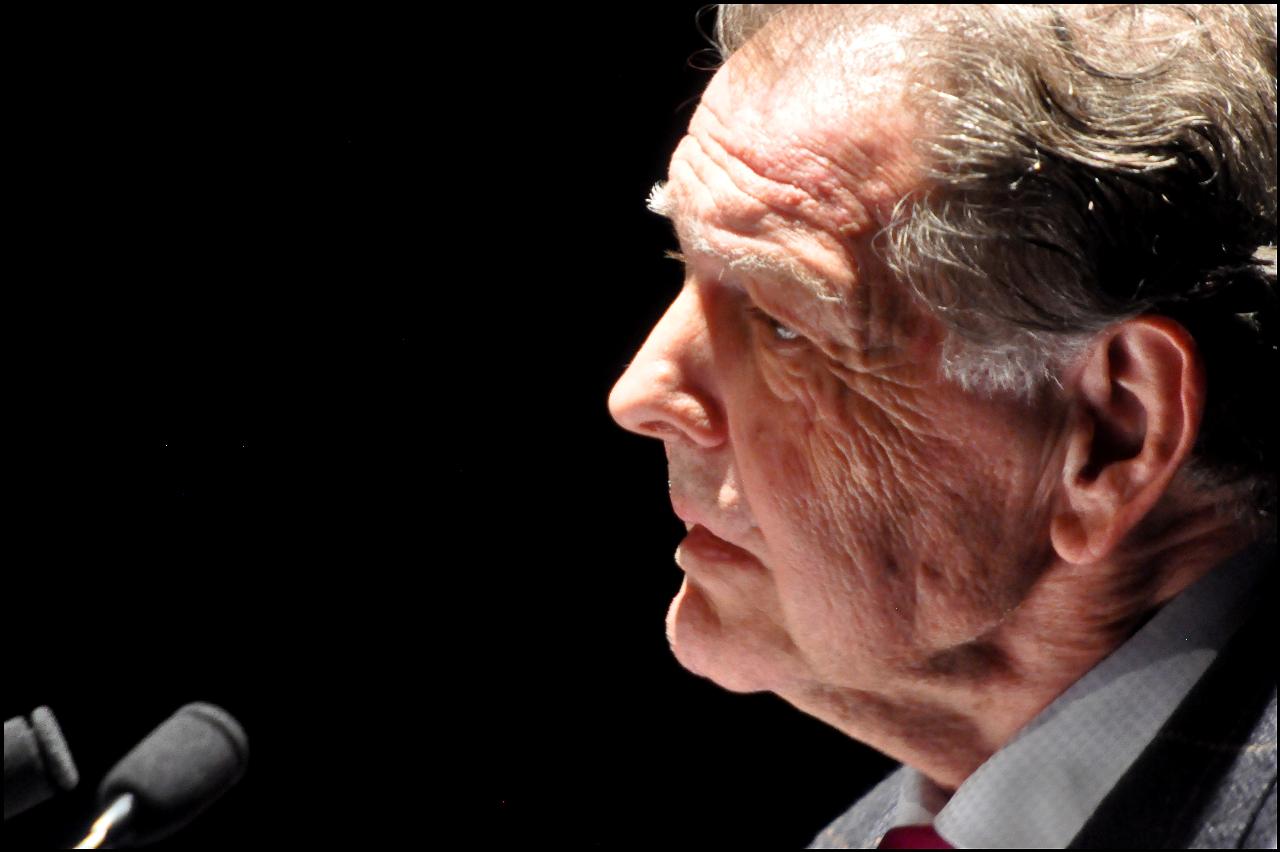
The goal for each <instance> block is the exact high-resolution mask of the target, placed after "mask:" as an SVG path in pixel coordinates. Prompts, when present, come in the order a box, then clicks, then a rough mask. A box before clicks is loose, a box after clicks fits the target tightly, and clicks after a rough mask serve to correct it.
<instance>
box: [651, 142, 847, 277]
mask: <svg viewBox="0 0 1280 852" xmlns="http://www.w3.org/2000/svg"><path fill="white" fill-rule="evenodd" d="M690 147H693V148H696V149H698V150H699V151H701V152H702V153H703V154H704V156H703V157H687V156H686V157H684V158H681V157H679V156H677V157H673V158H672V161H671V180H670V181H669V182H668V183H667V184H666V186H665V187H664V193H663V199H662V200H663V202H664V203H665V207H666V208H667V210H668V211H669V213H670V215H669V216H668V218H670V219H671V220H672V222H673V224H674V225H675V228H676V234H677V236H678V237H679V238H680V241H681V243H682V244H683V245H684V246H686V247H688V248H689V249H691V250H692V251H694V252H697V253H699V254H703V255H707V256H709V257H712V258H715V259H716V260H719V261H720V262H721V263H722V264H723V265H724V266H725V267H727V268H728V269H730V270H733V271H736V272H742V273H744V274H748V275H752V276H756V277H758V276H766V277H769V278H774V279H779V280H780V281H782V282H786V283H797V284H799V285H801V286H802V287H803V288H804V289H805V290H806V291H808V292H809V293H810V294H811V295H813V296H814V297H816V298H818V299H820V300H822V301H827V302H840V301H842V298H841V296H840V295H839V289H838V288H836V287H833V286H832V284H831V282H830V281H829V280H828V277H827V276H824V275H822V274H820V273H818V272H815V271H813V270H811V269H810V268H809V267H808V266H806V265H805V264H804V263H802V262H801V261H800V260H798V259H797V257H795V256H794V255H793V254H792V253H790V252H785V251H784V252H778V251H763V250H760V251H758V250H753V249H752V248H750V247H748V246H745V245H741V243H743V242H745V241H752V242H765V243H767V242H768V239H767V238H765V239H757V238H756V237H755V234H757V233H759V232H761V231H766V232H768V231H772V232H774V233H775V234H776V233H778V232H781V235H782V236H795V235H799V232H797V231H796V230H795V229H792V228H781V229H780V228H778V227H777V226H776V225H773V224H772V223H771V222H770V221H769V220H778V219H782V220H783V221H785V219H783V217H782V216H781V215H780V214H779V213H776V212H775V210H774V208H772V206H771V205H769V204H768V203H766V202H764V201H761V200H760V199H759V198H757V197H756V196H755V195H753V194H751V193H750V192H748V191H746V190H744V189H743V188H742V187H740V186H739V185H738V184H737V183H736V182H734V181H733V180H732V178H731V176H730V175H728V174H727V173H726V171H725V170H724V169H723V168H722V167H721V166H720V164H719V163H716V162H715V161H714V160H712V159H711V158H710V157H708V156H705V154H706V152H705V149H704V148H703V146H702V145H701V143H700V142H699V141H698V140H697V139H695V138H693V137H692V136H686V137H685V139H684V140H683V141H682V142H681V144H680V148H684V149H686V150H688V149H689V148H690ZM679 150H680V149H677V154H679ZM704 160H705V161H706V162H703V161H704ZM708 165H709V166H711V167H712V170H711V171H710V173H709V174H708V173H707V166H708ZM686 172H687V173H688V174H689V175H691V176H692V177H691V178H690V179H687V180H684V179H682V178H683V177H684V175H685V173H686ZM713 183H714V184H716V185H722V186H724V187H725V188H726V189H727V190H728V192H722V193H721V194H720V195H719V197H721V198H725V197H727V198H734V197H737V199H738V200H739V201H743V202H745V203H744V204H743V205H742V209H741V210H740V211H738V212H734V211H726V210H725V209H724V206H723V205H722V204H719V203H717V197H718V196H717V194H716V193H715V192H713V190H712V185H713ZM695 193H696V194H697V196H698V197H695ZM699 211H710V212H708V213H705V214H704V215H701V216H700V215H699ZM717 220H722V221H723V222H724V230H726V231H728V232H730V233H732V234H733V235H734V236H735V238H736V239H735V240H734V243H736V244H735V245H731V247H729V248H722V247H721V244H722V243H723V241H721V240H716V239H714V238H713V236H712V232H713V231H714V230H715V229H716V227H717V224H718V222H717ZM704 225H705V227H704ZM801 236H807V235H801ZM822 247H823V248H824V249H827V250H829V249H830V247H829V246H825V245H823V246H822Z"/></svg>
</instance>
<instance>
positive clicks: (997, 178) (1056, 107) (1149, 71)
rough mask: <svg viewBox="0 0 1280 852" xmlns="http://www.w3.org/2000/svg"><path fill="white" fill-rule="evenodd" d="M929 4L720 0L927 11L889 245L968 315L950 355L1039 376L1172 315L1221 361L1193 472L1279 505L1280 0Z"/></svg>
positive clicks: (988, 372)
mask: <svg viewBox="0 0 1280 852" xmlns="http://www.w3.org/2000/svg"><path fill="white" fill-rule="evenodd" d="M918 10H919V7H915V8H914V9H913V10H910V11H903V10H899V11H898V12H896V13H895V12H893V11H888V12H886V11H885V10H883V9H880V10H874V11H868V10H862V9H851V8H849V7H832V6H818V7H791V6H722V7H721V8H720V13H719V15H718V17H717V22H716V39H717V42H718V46H719V47H720V50H721V54H722V56H723V57H726V58H727V57H728V56H729V55H730V54H731V53H733V52H735V51H737V50H738V49H740V48H741V47H742V46H744V45H745V44H747V43H749V42H750V41H751V40H752V39H753V38H754V37H755V36H756V35H757V34H759V33H761V32H762V30H765V29H766V28H767V29H768V31H769V32H776V31H777V30H779V29H785V30H786V31H788V32H790V33H791V34H792V35H798V36H800V38H798V39H795V38H793V39H791V40H790V41H792V42H796V43H801V44H806V43H814V44H817V43H822V44H831V43H832V42H833V41H836V43H838V41H837V40H839V39H840V38H841V37H842V34H843V33H847V32H849V31H850V29H851V28H853V27H856V26H858V25H859V24H860V22H862V21H863V20H864V19H865V18H866V17H868V16H873V15H874V16H884V15H888V14H899V15H904V16H905V15H910V18H909V21H910V24H909V26H907V27H906V28H905V29H906V30H907V31H908V32H909V33H910V35H908V36H906V38H907V39H908V40H909V41H910V43H911V44H910V49H908V51H907V53H908V54H909V55H910V56H911V57H912V58H911V59H909V60H908V62H909V67H908V71H909V76H910V79H911V80H913V81H914V82H913V84H912V85H913V88H914V89H915V91H913V92H912V93H911V94H912V98H911V99H910V101H911V103H912V104H913V107H914V108H915V109H917V110H918V112H919V117H920V119H921V126H922V128H923V133H922V136H921V138H920V139H919V146H920V151H921V153H922V154H923V156H924V161H925V163H926V164H927V178H926V180H925V181H924V183H923V185H922V186H921V188H920V189H919V191H917V192H915V193H912V194H911V195H909V196H908V197H906V198H904V199H902V200H901V202H900V203H899V204H898V205H897V208H896V209H895V211H894V215H893V216H892V218H891V220H890V221H888V222H886V223H884V228H883V230H882V232H881V233H880V235H879V236H878V237H877V240H876V246H877V249H878V251H879V253H880V255H881V257H882V258H883V260H884V261H885V263H886V264H887V266H888V267H889V269H891V270H892V271H893V272H894V273H895V274H896V275H897V277H898V278H899V279H900V280H902V281H903V282H905V283H906V284H907V285H908V286H909V287H910V288H911V289H912V290H913V291H914V292H915V294H916V295H917V296H918V297H919V299H920V301H921V302H922V303H923V304H924V305H925V306H926V307H927V308H928V309H930V310H931V311H932V312H933V313H934V314H935V315H936V316H937V317H939V319H941V320H942V321H943V323H944V324H945V325H946V326H947V327H948V328H949V329H950V334H949V338H948V340H947V342H946V344H945V345H944V348H943V367H944V370H945V373H946V374H947V375H948V376H949V377H951V378H952V379H954V380H955V381H958V382H959V383H961V384H962V385H964V386H965V387H968V388H970V389H974V390H976V391H981V392H997V393H998V392H1014V393H1020V394H1024V395H1027V396H1030V395H1032V394H1034V393H1036V392H1038V391H1040V390H1042V389H1044V388H1045V387H1046V386H1047V385H1050V384H1051V383H1054V382H1056V381H1057V376H1058V375H1059V373H1060V371H1061V369H1062V367H1063V366H1064V365H1065V364H1066V363H1067V362H1068V361H1069V360H1070V359H1071V357H1072V356H1073V355H1075V354H1076V353H1078V352H1079V351H1080V350H1081V348H1082V346H1083V345H1084V344H1086V343H1087V342H1088V341H1089V340H1090V339H1091V338H1092V337H1093V336H1094V335H1095V334H1096V333H1097V332H1098V331H1100V330H1101V329H1103V328H1105V327H1107V326H1108V325H1111V324H1113V323H1115V322H1117V321H1120V320H1123V319H1127V318H1130V317H1133V316H1137V315H1139V314H1145V313H1157V314H1161V315H1165V316H1169V317H1171V318H1173V319H1175V320H1177V321H1178V322H1180V323H1181V324H1183V325H1184V326H1185V327H1186V328H1187V329H1188V331H1189V332H1190V333H1191V334H1192V335H1193V337H1195V339H1196V341H1197V345H1198V346H1199V348H1200V350H1201V354H1202V357H1203V358H1204V360H1205V363H1206V368H1207V372H1208V376H1209V387H1210V391H1209V397H1208V402H1207V408H1206V413H1205V419H1204V423H1203V427H1202V430H1201V434H1200V437H1199V440H1198V443H1197V446H1196V451H1195V459H1194V462H1193V465H1192V466H1191V472H1192V473H1193V475H1197V476H1198V477H1199V479H1200V480H1201V481H1202V482H1204V481H1205V480H1208V481H1209V482H1212V483H1213V484H1216V485H1227V484H1230V485H1233V486H1236V487H1237V488H1238V489H1239V493H1240V498H1241V499H1240V501H1239V503H1240V505H1239V508H1241V509H1247V510H1252V511H1254V512H1260V513H1262V514H1263V515H1267V514H1268V513H1270V512H1272V511H1274V508H1275V502H1276V479H1275V467H1276V464H1275V450H1276V444H1275V440H1276V439H1275V433H1276V432H1277V431H1280V429H1277V424H1276V423H1275V420H1274V415H1273V414H1272V413H1271V407H1272V406H1271V393H1270V392H1260V391H1259V388H1260V385H1261V384H1262V383H1269V382H1273V381H1274V380H1275V376H1276V375H1277V366H1280V361H1278V359H1277V335H1276V306H1277V304H1276V303H1277V295H1276V283H1275V282H1276V249H1275V240H1276V7H1275V6H1208V5H1206V6H1157V7H1147V6H1115V7H1101V8H1100V7H1055V6H974V7H955V6H951V7H942V8H940V9H936V10H931V11H930V12H929V13H928V14H920V13H919V11H918ZM765 40H767V39H760V41H765ZM1266 376H1271V377H1272V378H1271V379H1269V380H1268V379H1266V378H1265V377H1266ZM1259 378H1261V379H1262V383H1260V382H1259V381H1258V380H1259Z"/></svg>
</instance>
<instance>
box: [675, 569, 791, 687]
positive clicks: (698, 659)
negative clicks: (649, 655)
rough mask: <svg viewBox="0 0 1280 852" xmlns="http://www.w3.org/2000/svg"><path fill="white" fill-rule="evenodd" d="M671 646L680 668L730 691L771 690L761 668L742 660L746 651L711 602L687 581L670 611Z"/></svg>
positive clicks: (681, 587) (677, 594)
mask: <svg viewBox="0 0 1280 852" xmlns="http://www.w3.org/2000/svg"><path fill="white" fill-rule="evenodd" d="M667 643H668V644H670V645H671V653H672V654H674V655H675V658H676V660H677V661H678V662H679V663H680V665H682V666H684V667H685V668H686V669H688V670H689V671H690V672H692V673H693V674H695V675H697V676H698V677H703V678H706V679H707V680H709V681H711V682H713V683H715V684H716V685H718V686H722V687H724V688H725V689H727V690H729V691H730V692H743V693H746V692H764V691H767V690H769V689H770V686H769V685H768V683H767V682H766V678H764V677H762V676H761V673H760V672H759V671H758V669H759V666H758V665H752V664H751V662H750V661H748V660H744V659H740V657H741V655H742V650H743V649H742V648H741V647H740V646H738V645H735V643H734V642H733V639H732V638H731V637H728V636H726V635H725V632H724V629H723V627H722V626H721V622H720V618H719V616H717V615H716V612H715V609H714V608H713V607H712V605H711V602H710V601H708V600H707V597H706V595H705V594H704V593H703V592H702V591H701V590H700V589H699V588H698V587H697V586H696V585H693V584H691V583H690V582H689V580H688V579H687V578H686V579H685V581H684V583H683V584H682V585H681V586H680V591H679V592H677V593H676V596H675V598H674V599H673V600H672V601H671V608H670V609H669V610H667Z"/></svg>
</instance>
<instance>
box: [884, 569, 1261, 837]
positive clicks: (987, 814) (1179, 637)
mask: <svg viewBox="0 0 1280 852" xmlns="http://www.w3.org/2000/svg"><path fill="white" fill-rule="evenodd" d="M1265 564H1266V562H1265V559H1260V558H1259V553H1258V550H1257V548H1249V549H1247V550H1246V551H1245V552H1244V553H1242V554H1240V555H1238V556H1236V557H1234V558H1232V559H1231V560H1229V561H1228V562H1226V563H1224V564H1223V565H1222V566H1220V567H1219V568H1217V569H1215V570H1213V571H1210V572H1209V573H1208V574H1207V575H1205V576H1204V577H1202V578H1201V579H1200V580H1199V581H1198V582H1196V583H1195V584H1194V585H1192V586H1191V587H1190V588H1188V589H1187V590H1185V591H1184V592H1183V593H1182V594H1180V595H1179V596H1178V597H1176V598H1175V599H1174V600H1172V601H1171V602H1169V603H1168V604H1166V605H1165V606H1164V607H1163V608H1162V609H1161V610H1160V611H1159V612H1157V613H1156V614H1155V616H1153V617H1152V618H1151V620H1150V621H1148V622H1147V623H1146V624H1145V625H1143V627H1142V628H1141V629H1140V630H1138V632H1137V633H1135V634H1134V635H1133V636H1132V637H1131V638H1130V639H1129V640H1128V641H1127V642H1125V643H1124V644H1123V645H1121V646H1120V647H1119V648H1117V649H1116V650H1115V651H1114V652H1113V653H1112V654H1111V655H1110V656H1108V657H1107V658H1106V659H1104V660H1103V661H1102V662H1100V663H1099V664H1098V665H1096V666H1094V668H1093V669H1091V670H1090V671H1089V673H1088V674H1086V675H1085V676H1084V677H1082V678H1081V679H1080V680H1078V681H1076V682H1075V683H1074V684H1072V685H1071V687H1070V688H1068V689H1067V691H1066V692H1064V693H1062V695H1060V696H1058V698H1057V699H1055V700H1054V702H1053V703H1052V704H1050V705H1049V706H1048V707H1046V708H1045V709H1044V710H1043V711H1041V712H1040V714H1039V715H1038V716H1036V718H1035V719H1033V720H1032V721H1031V722H1030V723H1029V724H1028V725H1027V726H1026V727H1025V728H1023V729H1022V730H1021V731H1019V732H1018V734H1017V735H1016V736H1014V738H1013V739H1012V740H1010V741H1009V743H1008V744H1006V745H1005V746H1004V748H1002V749H1000V751H998V752H996V753H995V754H994V755H992V756H991V757H990V758H989V759H988V760H987V761H986V762H985V763H983V764H982V765H981V766H979V767H978V769H977V770H976V771H975V772H974V773H973V774H972V775H970V776H969V777H968V778H967V779H965V781H964V783H963V784H961V785H960V787H959V788H958V789H957V790H956V791H955V794H954V795H953V796H952V797H951V798H950V800H949V801H948V800H946V798H945V795H944V794H943V793H942V792H941V791H939V790H938V789H937V788H936V787H935V786H934V785H933V784H932V783H931V782H929V781H928V780H927V779H926V778H925V777H924V776H922V775H921V774H920V773H919V772H916V771H915V770H914V769H911V768H907V769H906V778H905V779H904V783H903V785H902V788H901V795H900V797H899V799H898V804H897V808H896V810H895V812H894V818H893V825H894V826H900V825H919V824H924V823H929V822H933V825H934V828H935V830H936V831H937V832H938V834H939V835H941V836H942V837H943V838H944V839H945V840H946V841H947V842H948V843H950V844H951V845H953V846H955V847H956V848H958V849H990V848H1006V849H1017V848H1027V849H1049V848H1056V849H1062V848H1064V847H1066V845H1067V844H1068V843H1070V842H1071V840H1072V838H1074V837H1075V836H1076V834H1078V833H1079V831H1080V829H1081V828H1083V827H1084V824H1085V822H1086V821H1087V820H1088V819H1089V817H1090V816H1091V815H1092V814H1093V812H1094V811H1095V810H1096V809H1097V807H1098V805H1099V803H1101V802H1102V800H1103V799H1104V798H1105V797H1106V795H1107V794H1108V793H1109V792H1110V791H1111V789H1112V788H1113V787H1114V786H1115V785H1116V783H1117V782H1118V781H1119V780H1120V778H1121V777H1122V776H1123V775H1124V773H1125V772H1126V771H1127V770H1128V769H1129V767H1130V766H1131V765H1132V764H1133V763H1134V761H1135V760H1137V758H1138V756H1139V755H1140V754H1142V752H1143V750H1144V749H1146V747H1147V746H1148V745H1149V744H1150V743H1151V741H1152V740H1153V739H1154V738H1155V735H1156V733H1157V732H1158V731H1159V730H1160V728H1161V727H1162V726H1163V725H1164V723H1165V722H1166V721H1168V719H1169V717H1170V716H1171V715H1172V714H1173V711H1174V710H1175V709H1176V708H1177V707H1178V705H1179V704H1181V703H1182V700H1183V699H1184V698H1186V697H1187V694H1188V693H1189V692H1190V691H1191V687H1192V686H1194V685H1195V683H1196V681H1197V680H1199V679H1200V677H1201V676H1202V675H1203V674H1204V673H1205V671H1206V670H1207V669H1208V668H1209V665H1210V664H1211V663H1212V662H1213V661H1214V659H1215V658H1216V657H1217V656H1218V653H1219V652H1220V651H1221V650H1222V648H1223V647H1224V646H1225V645H1226V643H1227V640H1228V639H1230V637H1231V635H1232V633H1234V632H1235V628H1236V627H1237V626H1239V625H1240V624H1241V622H1242V621H1243V620H1244V616H1245V614H1246V613H1247V612H1248V610H1249V609H1250V604H1251V596H1250V592H1251V591H1252V590H1253V588H1254V586H1255V584H1256V581H1257V579H1258V578H1259V577H1260V576H1261V574H1262V570H1263V568H1264V567H1265Z"/></svg>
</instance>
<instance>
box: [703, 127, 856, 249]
mask: <svg viewBox="0 0 1280 852" xmlns="http://www.w3.org/2000/svg"><path fill="white" fill-rule="evenodd" d="M738 123H739V125H741V127H740V128H739V131H738V132H739V134H740V135H744V134H745V136H746V138H745V139H744V140H742V142H740V143H739V144H733V141H732V139H733V134H732V133H731V132H730V131H729V127H728V125H727V124H726V123H725V121H724V120H723V119H721V117H720V114H719V112H718V111H717V108H716V107H715V105H714V104H711V103H707V102H705V101H704V103H703V104H702V106H701V108H700V109H699V111H698V113H697V114H695V115H694V117H693V120H692V121H691V122H690V131H691V133H692V131H693V129H694V127H695V126H696V127H698V128H699V129H701V130H702V131H703V135H705V138H706V141H707V142H710V143H712V144H713V145H715V146H716V148H718V149H719V151H720V153H721V154H722V158H721V157H716V156H715V155H714V154H713V152H712V151H710V150H709V149H708V148H707V145H706V144H704V143H703V140H702V139H701V138H699V139H698V142H699V147H701V148H702V149H703V151H704V152H705V153H706V154H707V157H708V159H710V160H712V161H713V162H716V163H717V164H718V165H721V164H720V163H719V160H720V159H723V160H724V162H725V163H726V164H727V166H726V165H721V168H724V169H725V171H726V172H728V171H730V169H735V170H736V171H737V172H738V173H739V174H741V175H742V176H743V177H744V178H745V179H746V181H748V182H753V183H757V184H760V185H761V188H762V189H761V190H760V191H757V192H754V193H752V195H753V197H755V198H756V199H757V200H759V201H760V202H761V203H762V204H766V205H768V206H769V207H770V208H772V209H773V210H774V211H775V212H777V213H779V214H780V215H782V216H787V217H790V218H794V219H795V220H797V221H799V222H802V223H803V224H805V225H807V226H809V227H811V228H814V229H815V230H818V231H822V232H827V231H836V232H839V233H840V234H841V235H842V236H845V237H848V236H852V235H855V234H857V233H859V232H862V231H865V230H867V229H869V228H871V227H873V225H874V224H875V223H874V220H873V217H872V216H871V214H870V212H869V211H868V209H867V207H866V205H865V204H863V203H862V200H861V199H860V198H859V197H858V195H857V193H855V192H854V191H853V190H852V189H851V187H850V185H851V184H854V183H858V182H859V181H860V176H859V174H858V172H857V170H854V169H852V168H851V167H850V166H847V165H845V164H844V163H842V162H840V160H838V159H837V158H835V157H833V156H829V155H828V154H825V153H823V152H822V151H821V150H820V148H819V146H818V145H817V144H816V143H817V139H816V138H814V139H810V140H806V139H805V138H804V137H803V136H801V135H800V134H796V133H793V134H791V135H790V139H788V140H786V141H783V142H779V140H778V137H777V136H776V135H773V134H770V133H767V132H765V128H764V126H762V125H761V124H760V123H759V122H747V121H741V120H740V121H739V122H738ZM744 128H745V129H744ZM847 130H848V128H845V134H844V135H842V141H843V142H844V143H845V144H846V145H850V146H852V148H853V150H851V151H849V152H846V154H847V155H850V156H853V157H854V159H858V160H859V162H860V163H861V160H862V158H861V157H859V156H858V155H859V154H861V150H860V149H859V148H858V146H857V143H856V142H855V141H852V140H850V139H848V138H847V135H848V134H847ZM817 133H818V128H811V130H810V135H814V136H816V135H817ZM855 135H856V134H855ZM761 152H766V153H765V154H762V153H761ZM734 182H735V183H736V184H739V185H741V183H742V182H740V181H736V180H735V181H734ZM770 186H772V187H783V188H784V192H783V193H782V196H781V197H780V199H779V201H778V202H769V201H766V200H764V198H762V196H763V195H765V194H766V193H765V192H764V191H763V188H764V187H770ZM743 191H744V192H746V191H747V190H746V189H745V188H744V190H743Z"/></svg>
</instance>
